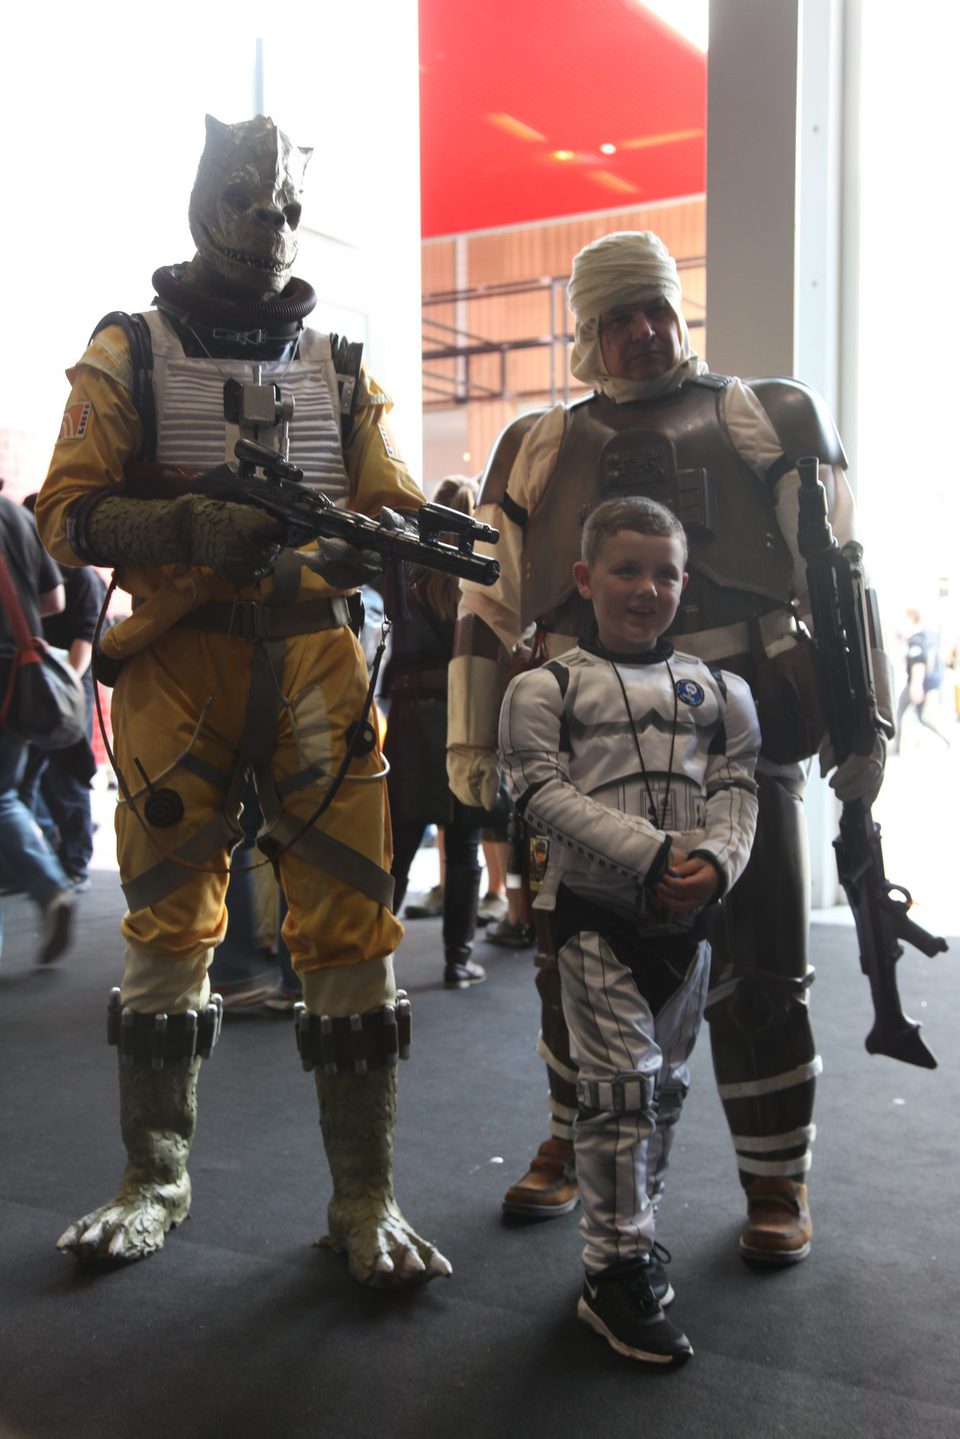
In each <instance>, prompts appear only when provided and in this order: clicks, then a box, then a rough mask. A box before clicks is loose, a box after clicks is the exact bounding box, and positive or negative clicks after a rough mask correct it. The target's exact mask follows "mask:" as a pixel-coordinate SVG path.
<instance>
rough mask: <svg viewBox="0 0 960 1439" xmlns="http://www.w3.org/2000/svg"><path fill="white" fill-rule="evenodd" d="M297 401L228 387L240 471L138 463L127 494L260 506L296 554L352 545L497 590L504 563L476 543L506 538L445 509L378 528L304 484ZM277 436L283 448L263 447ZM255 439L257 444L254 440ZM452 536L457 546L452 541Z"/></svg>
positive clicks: (268, 389) (231, 383) (379, 523)
mask: <svg viewBox="0 0 960 1439" xmlns="http://www.w3.org/2000/svg"><path fill="white" fill-rule="evenodd" d="M292 415H293V401H292V399H288V400H286V401H284V400H283V398H282V396H281V394H280V389H279V386H278V385H274V384H261V383H260V376H259V373H257V374H256V376H255V380H254V383H253V384H250V383H246V384H244V383H241V382H240V381H239V380H228V381H227V383H226V384H225V386H224V416H225V419H226V420H227V421H228V423H231V424H235V425H236V426H237V428H238V429H239V433H240V438H239V439H238V440H237V442H236V444H235V446H234V454H235V455H236V457H237V463H236V464H235V465H232V464H224V465H220V466H218V467H217V468H216V469H215V470H209V471H208V472H207V473H206V474H203V475H197V474H194V473H191V472H190V471H187V470H181V469H175V468H173V467H171V466H168V465H159V464H153V463H149V462H148V463H138V464H136V465H134V466H132V467H131V468H130V470H129V471H128V472H127V493H128V494H132V495H135V496H137V497H138V498H140V499H171V498H174V497H176V496H177V495H180V494H193V495H206V496H208V498H210V499H214V500H229V501H232V502H233V503H234V504H248V505H256V506H257V508H258V509H261V510H266V512H267V513H268V514H270V515H273V516H274V518H275V519H278V520H281V521H283V523H284V524H285V525H286V527H287V531H286V535H285V537H284V544H285V545H287V546H288V547H290V548H293V549H299V548H300V547H301V546H302V545H306V544H309V542H310V541H311V540H316V539H338V540H345V541H346V542H347V544H350V545H354V546H355V547H356V548H357V549H361V550H372V551H374V552H375V553H376V554H378V555H381V556H382V557H383V558H384V560H396V561H401V560H406V561H409V562H410V563H411V564H413V565H419V566H422V567H423V568H424V569H428V570H442V571H443V572H444V573H446V574H450V575H458V576H459V577H460V578H461V579H466V580H474V581H476V583H477V584H481V585H492V584H495V583H496V581H497V577H498V575H499V573H500V565H499V563H498V562H497V561H496V560H495V559H493V558H492V557H490V556H489V555H476V554H474V552H473V546H474V544H475V543H476V541H477V540H484V541H486V542H488V543H490V544H495V543H496V542H497V540H498V539H499V538H500V532H499V530H495V529H493V528H492V526H490V525H484V524H481V523H480V522H479V521H478V520H474V519H473V518H472V517H471V516H470V515H465V514H462V513H461V512H460V511H459V510H452V509H449V508H448V507H447V506H446V505H435V504H431V503H428V504H425V505H423V506H421V508H420V509H419V510H416V511H415V512H413V513H412V514H403V515H400V514H398V513H396V512H395V511H393V510H383V511H381V516H382V518H381V519H379V520H372V519H369V518H368V517H367V516H366V515H361V514H357V512H356V511H354V510H344V509H341V508H340V507H339V506H338V505H335V504H334V502H333V500H331V499H330V497H329V495H325V494H324V493H323V492H322V491H321V490H316V489H313V488H312V487H311V486H310V485H305V484H304V483H303V471H302V470H301V469H300V468H299V467H298V466H297V465H292V464H290V462H289V461H288V460H287V459H286V431H287V428H288V425H289V421H290V419H291V417H292ZM265 434H266V435H276V436H277V438H278V441H279V444H278V448H275V449H273V448H270V447H269V446H267V445H264V444H261V443H260V437H261V436H263V435H265ZM251 436H256V437H257V438H251ZM449 535H452V536H453V537H454V540H455V543H452V544H451V543H450V542H449V540H448V539H446V538H444V537H445V536H449Z"/></svg>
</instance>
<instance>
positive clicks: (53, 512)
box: [36, 326, 143, 566]
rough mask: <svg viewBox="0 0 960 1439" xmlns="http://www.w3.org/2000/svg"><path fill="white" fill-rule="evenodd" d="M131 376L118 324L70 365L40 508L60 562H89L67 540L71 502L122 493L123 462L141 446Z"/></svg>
mask: <svg viewBox="0 0 960 1439" xmlns="http://www.w3.org/2000/svg"><path fill="white" fill-rule="evenodd" d="M129 377H130V356H129V350H128V348H127V342H126V337H125V336H124V334H123V331H122V330H121V329H120V328H119V327H118V326H110V327H108V328H107V329H106V330H103V331H102V332H101V333H100V334H99V335H97V337H96V339H95V340H94V341H93V343H92V344H91V345H89V346H88V348H87V349H86V351H85V352H84V354H83V355H82V356H81V358H80V360H79V362H78V363H77V364H76V365H75V366H74V367H73V368H72V369H70V370H68V371H67V379H68V380H69V381H70V385H71V388H70V396H69V399H68V400H67V406H66V409H65V411H64V417H63V424H62V426H61V429H60V435H59V437H58V439H57V442H56V444H55V445H54V449H53V458H52V459H51V461H50V468H49V470H48V471H47V477H46V479H45V480H44V482H43V486H42V488H41V490H40V494H39V497H38V499H37V511H36V514H37V529H38V531H39V534H40V538H41V540H42V541H43V543H44V545H45V546H46V548H47V549H48V550H49V552H50V554H51V555H53V558H54V559H55V560H56V561H57V563H58V564H61V565H73V566H77V565H81V564H83V563H84V561H83V560H81V558H80V556H79V555H77V554H76V553H75V552H74V551H73V550H72V549H71V547H70V545H69V543H68V541H67V534H66V519H67V516H68V514H69V512H70V510H71V508H72V507H73V506H74V505H75V504H76V503H77V501H78V500H81V499H83V498H84V497H85V496H87V495H89V494H91V493H92V492H94V491H96V490H102V489H111V490H115V491H116V492H117V493H122V491H123V475H124V467H125V466H126V465H127V464H128V463H129V462H130V461H131V460H132V459H133V458H134V457H135V456H136V455H137V453H138V452H139V449H140V445H141V442H142V435H143V431H142V428H141V425H140V417H139V415H138V414H137V411H136V407H135V405H134V403H133V399H132V396H131V394H130V390H129V388H128V384H125V383H124V380H127V381H128V382H129Z"/></svg>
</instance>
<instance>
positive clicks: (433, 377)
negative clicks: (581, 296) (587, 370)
mask: <svg viewBox="0 0 960 1439" xmlns="http://www.w3.org/2000/svg"><path fill="white" fill-rule="evenodd" d="M705 263H706V262H705V260H704V259H702V258H699V257H697V258H691V259H685V260H680V261H679V262H678V268H679V269H681V270H691V269H702V268H703V266H704V265H705ZM531 294H539V295H541V296H542V297H543V300H544V303H545V307H546V314H545V317H544V318H545V324H544V327H543V330H542V331H541V332H540V333H539V334H535V335H529V336H525V337H523V338H516V337H514V338H508V339H494V338H491V337H490V336H489V335H484V334H478V333H476V332H475V331H473V330H470V329H467V328H466V326H465V325H464V324H458V323H454V324H449V323H447V322H446V321H444V320H440V319H437V318H436V317H435V316H433V315H432V314H431V313H430V312H431V310H434V309H438V308H440V307H441V306H447V307H449V306H452V307H453V308H454V311H455V312H456V311H458V310H461V309H462V310H464V311H465V310H466V307H467V305H470V306H471V307H472V308H471V313H472V315H473V316H475V315H476V306H477V305H478V304H481V303H482V302H483V301H489V300H503V299H505V298H509V297H511V296H521V295H531ZM686 308H687V310H688V314H687V325H688V327H689V328H690V329H691V330H694V329H701V328H702V327H703V326H704V325H705V323H706V316H705V313H704V312H703V307H702V306H696V305H693V306H691V305H688V306H687V307H686ZM691 308H692V309H694V310H695V311H696V310H699V311H700V313H694V314H693V315H690V314H689V310H690V309H691ZM474 323H476V321H475V320H474ZM570 326H571V316H570V312H569V310H568V309H567V276H565V275H553V276H549V277H544V278H542V279H535V280H506V281H503V282H502V283H499V284H493V285H474V286H471V287H469V288H467V289H462V290H435V291H432V292H429V293H427V294H425V295H424V296H423V300H422V353H423V370H422V375H423V380H422V384H423V407H424V409H425V410H446V409H453V408H455V407H456V406H459V405H470V404H476V403H482V402H483V401H487V400H542V401H543V402H544V403H547V402H549V403H550V404H555V403H557V402H558V401H565V400H567V399H568V398H569V396H570V391H571V379H570V366H569V363H568V358H569V357H568V351H569V349H570V346H571V345H572V344H573V333H572V330H571V328H570ZM529 350H547V351H548V352H549V357H548V364H547V366H546V368H545V374H544V381H545V383H544V384H541V385H537V386H536V387H534V388H533V389H518V388H516V387H515V386H512V385H511V383H510V363H509V362H510V357H511V356H512V355H516V354H518V353H520V352H522V351H529ZM491 356H497V357H498V358H499V364H498V365H497V366H496V372H497V379H496V382H491V376H490V374H489V370H490V365H489V363H487V362H488V361H489V358H490V357H491ZM480 360H482V361H483V362H484V365H483V378H478V376H477V373H476V370H477V362H478V361H480ZM444 364H445V365H447V366H448V368H447V369H445V370H439V369H436V368H435V366H437V365H444Z"/></svg>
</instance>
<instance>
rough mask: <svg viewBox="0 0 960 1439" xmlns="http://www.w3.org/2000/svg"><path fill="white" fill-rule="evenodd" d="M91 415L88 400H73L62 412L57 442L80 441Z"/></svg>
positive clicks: (91, 410)
mask: <svg viewBox="0 0 960 1439" xmlns="http://www.w3.org/2000/svg"><path fill="white" fill-rule="evenodd" d="M92 413H93V406H92V405H91V403H90V401H89V400H74V401H73V403H72V404H70V405H68V406H67V408H66V409H65V410H64V412H63V419H62V420H61V422H60V434H59V435H58V437H57V438H58V439H59V440H81V439H83V436H84V435H85V434H86V430H87V424H88V423H89V420H90V416H91V414H92Z"/></svg>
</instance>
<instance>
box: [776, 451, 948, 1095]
mask: <svg viewBox="0 0 960 1439" xmlns="http://www.w3.org/2000/svg"><path fill="white" fill-rule="evenodd" d="M797 471H798V473H799V475H800V495H799V506H800V519H799V526H798V530H797V544H798V547H799V550H800V553H801V555H802V556H803V558H804V560H805V561H806V566H807V586H808V590H809V594H810V608H811V614H812V617H813V636H814V641H815V644H816V647H817V659H818V665H819V671H820V682H821V687H822V690H823V703H824V711H825V713H826V718H827V731H828V733H829V735H830V743H831V745H832V747H833V753H834V758H835V759H836V761H837V763H838V764H842V763H843V761H844V760H845V759H846V758H847V757H848V756H849V755H851V754H858V755H869V754H871V753H872V752H873V747H874V744H875V742H876V737H877V735H878V734H885V735H886V736H887V737H888V738H892V733H891V730H892V726H890V724H889V723H888V722H887V721H885V720H884V719H883V717H882V716H881V715H880V714H879V712H878V709H877V696H876V690H875V687H874V678H873V662H872V658H871V649H872V648H873V647H876V648H878V649H879V648H881V642H880V620H879V611H878V609H877V601H876V596H875V594H874V593H873V591H872V590H869V589H867V588H865V586H864V577H863V563H862V559H863V549H862V547H861V546H860V545H858V544H857V543H856V541H854V540H851V541H850V542H849V543H848V544H846V545H844V546H843V547H842V548H841V547H840V546H839V545H838V544H837V541H836V539H835V538H834V535H833V532H832V530H831V528H830V521H829V519H828V518H827V500H826V491H825V490H824V487H823V485H822V484H821V483H820V480H819V477H818V475H819V462H818V460H817V459H816V458H815V457H806V458H803V459H800V460H798V461H797ZM833 847H834V850H835V852H836V856H837V873H838V876H839V879H840V883H841V885H842V886H843V889H844V892H845V894H846V896H847V902H848V903H849V905H850V908H851V910H852V912H853V917H854V921H855V923H856V929H857V941H858V944H859V947H860V968H861V969H862V970H863V972H864V974H865V975H866V976H867V979H868V981H869V984H870V993H871V996H872V998H873V1009H874V1024H873V1028H872V1029H871V1030H870V1033H869V1034H868V1035H867V1037H866V1040H865V1044H866V1048H867V1051H868V1053H870V1054H886V1055H889V1056H890V1057H891V1058H892V1059H900V1060H902V1061H903V1062H904V1063H905V1064H916V1065H920V1066H921V1067H922V1068H925V1069H936V1067H937V1061H936V1059H935V1058H934V1056H933V1054H932V1053H931V1052H930V1050H929V1049H928V1048H927V1046H926V1044H925V1043H924V1041H923V1040H922V1039H921V1038H920V1025H919V1024H918V1023H917V1022H916V1021H915V1020H912V1019H909V1018H907V1016H906V1015H905V1014H904V1013H903V1009H902V1008H901V1004H900V995H899V991H898V989H897V976H896V963H897V960H898V959H899V958H900V957H901V955H902V954H903V946H902V945H901V944H900V943H899V941H900V940H905V941H906V942H907V943H908V944H912V945H913V946H914V947H915V948H916V949H918V950H919V951H920V952H921V954H925V955H927V957H928V958H930V957H932V956H933V955H935V954H939V953H941V952H942V951H943V950H945V949H946V948H947V944H946V941H945V940H944V939H941V938H940V937H939V936H937V935H932V934H929V933H928V932H927V930H925V929H922V928H921V927H920V925H918V924H915V923H914V922H913V920H911V919H908V918H907V911H908V910H909V908H910V906H911V904H912V903H913V900H912V897H911V895H910V891H909V890H908V889H906V888H905V887H904V886H903V885H901V884H893V883H892V882H891V881H889V880H888V879H887V877H886V874H885V872H884V867H883V849H882V847H881V843H880V826H879V825H878V824H877V823H876V821H875V820H874V818H873V815H872V813H871V810H870V806H869V805H868V804H865V803H864V801H863V800H859V799H857V800H849V801H847V802H846V803H845V804H844V805H843V809H842V811H841V815H840V833H839V835H838V836H837V838H836V839H835V840H834V842H833Z"/></svg>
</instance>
